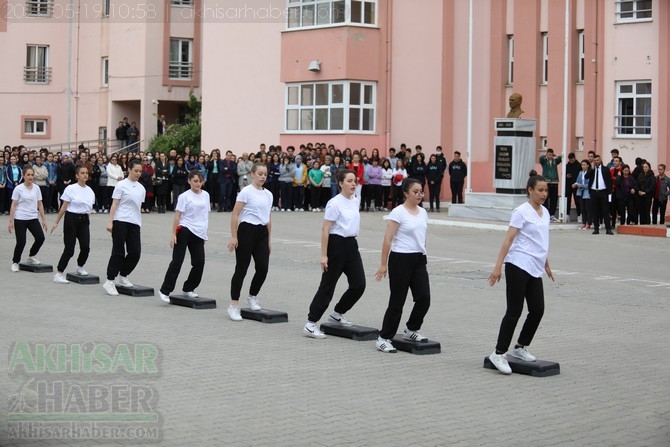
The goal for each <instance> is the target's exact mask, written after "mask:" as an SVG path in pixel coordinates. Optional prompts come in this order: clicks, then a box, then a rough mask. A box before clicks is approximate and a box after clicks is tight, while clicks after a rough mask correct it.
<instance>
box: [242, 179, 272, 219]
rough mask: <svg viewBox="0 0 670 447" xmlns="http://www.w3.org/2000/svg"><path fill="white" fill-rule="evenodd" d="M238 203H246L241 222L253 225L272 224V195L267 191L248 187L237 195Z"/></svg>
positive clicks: (251, 186) (252, 186)
mask: <svg viewBox="0 0 670 447" xmlns="http://www.w3.org/2000/svg"><path fill="white" fill-rule="evenodd" d="M237 201H238V202H242V203H244V208H243V209H242V212H241V213H240V219H239V222H240V223H242V222H246V223H248V224H252V225H267V224H268V223H270V209H271V208H272V193H271V192H270V191H268V190H267V189H265V188H263V189H256V188H255V187H254V185H247V186H245V187H244V188H242V191H240V193H239V194H238V195H237Z"/></svg>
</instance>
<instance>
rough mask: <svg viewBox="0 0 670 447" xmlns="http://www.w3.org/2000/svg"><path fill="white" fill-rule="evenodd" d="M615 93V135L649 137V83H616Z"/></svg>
mask: <svg viewBox="0 0 670 447" xmlns="http://www.w3.org/2000/svg"><path fill="white" fill-rule="evenodd" d="M616 91H617V114H616V116H615V133H616V135H617V136H621V137H624V136H631V135H651V81H622V82H617V83H616Z"/></svg>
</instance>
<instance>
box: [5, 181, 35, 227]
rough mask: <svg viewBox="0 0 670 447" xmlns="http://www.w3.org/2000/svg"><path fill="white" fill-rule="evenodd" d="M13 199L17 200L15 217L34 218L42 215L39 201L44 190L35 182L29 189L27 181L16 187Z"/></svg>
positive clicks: (20, 218) (21, 218) (22, 218)
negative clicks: (38, 206)
mask: <svg viewBox="0 0 670 447" xmlns="http://www.w3.org/2000/svg"><path fill="white" fill-rule="evenodd" d="M12 200H16V201H17V203H16V209H15V210H14V219H18V220H33V219H37V218H38V217H40V212H39V210H38V209H37V202H38V201H39V200H42V191H40V187H39V186H37V185H35V184H34V183H33V185H32V187H31V188H30V189H28V188H27V187H26V184H25V183H21V184H20V185H19V186H17V187H16V188H14V191H13V192H12Z"/></svg>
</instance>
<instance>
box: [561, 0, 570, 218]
mask: <svg viewBox="0 0 670 447" xmlns="http://www.w3.org/2000/svg"><path fill="white" fill-rule="evenodd" d="M564 53H565V54H564V60H563V67H564V68H563V149H562V150H561V158H562V164H563V169H562V174H561V187H562V188H563V194H561V210H560V215H561V216H563V222H570V216H567V215H566V213H567V206H568V201H567V197H566V195H567V194H566V190H565V183H566V175H567V172H566V171H567V170H566V169H565V167H566V163H567V154H568V87H569V85H570V83H569V79H568V75H569V73H570V70H569V68H568V62H569V61H570V0H565V40H564Z"/></svg>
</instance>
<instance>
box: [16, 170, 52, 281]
mask: <svg viewBox="0 0 670 447" xmlns="http://www.w3.org/2000/svg"><path fill="white" fill-rule="evenodd" d="M34 179H35V171H33V168H32V167H30V165H26V166H25V167H24V168H23V183H21V184H19V185H17V186H16V187H15V188H14V190H13V191H12V206H11V208H10V210H9V225H8V230H9V232H10V233H11V232H12V231H14V230H16V245H15V246H14V256H13V258H12V268H11V270H12V272H18V271H19V262H21V255H22V254H23V249H24V248H25V246H26V230H27V231H30V234H32V235H33V237H34V238H35V242H34V243H33V245H32V246H31V247H30V251H29V252H28V260H27V261H26V263H27V264H39V263H40V261H39V260H38V259H37V258H36V257H35V256H37V253H38V252H39V251H40V248H41V247H42V244H44V231H47V217H46V215H45V214H44V206H43V205H42V192H41V191H40V188H39V186H37V185H35V184H34V183H33V180H34ZM38 217H41V218H42V227H41V228H40V222H39V220H38V219H37V218H38ZM42 229H44V231H42Z"/></svg>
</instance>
